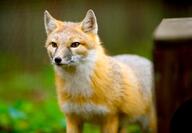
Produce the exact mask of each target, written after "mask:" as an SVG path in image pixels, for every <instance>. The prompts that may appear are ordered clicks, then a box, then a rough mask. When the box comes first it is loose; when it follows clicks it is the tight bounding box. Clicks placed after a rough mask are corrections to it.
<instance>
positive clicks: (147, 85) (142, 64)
mask: <svg viewBox="0 0 192 133" xmlns="http://www.w3.org/2000/svg"><path fill="white" fill-rule="evenodd" d="M112 58H113V59H114V60H115V61H116V62H121V63H123V64H125V65H126V66H128V67H129V68H131V69H132V70H133V72H134V73H135V75H136V77H137V79H138V81H139V82H140V84H141V86H142V90H144V92H147V93H150V92H151V89H152V88H153V64H152V62H151V61H150V60H149V59H147V58H144V57H141V56H138V55H131V54H124V55H116V56H113V57H112Z"/></svg>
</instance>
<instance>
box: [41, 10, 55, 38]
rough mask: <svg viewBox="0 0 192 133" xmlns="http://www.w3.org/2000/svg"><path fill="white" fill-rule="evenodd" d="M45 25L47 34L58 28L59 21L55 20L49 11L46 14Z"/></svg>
mask: <svg viewBox="0 0 192 133" xmlns="http://www.w3.org/2000/svg"><path fill="white" fill-rule="evenodd" d="M44 24H45V30H46V32H47V34H49V33H51V32H52V31H53V30H54V29H56V28H57V20H56V19H54V18H53V17H52V16H51V15H50V14H49V12H48V11H47V10H46V11H45V12H44Z"/></svg>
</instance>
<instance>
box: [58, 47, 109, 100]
mask: <svg viewBox="0 0 192 133" xmlns="http://www.w3.org/2000/svg"><path fill="white" fill-rule="evenodd" d="M105 58H107V56H106V55H105V53H104V52H103V51H99V52H98V51H94V50H93V51H91V53H90V55H89V56H88V57H87V59H86V61H85V62H83V63H82V64H79V65H78V66H75V67H68V68H62V67H56V68H55V70H56V73H57V75H58V76H60V77H61V78H62V79H63V80H64V82H65V85H64V89H65V91H66V93H68V94H69V95H72V96H83V97H91V96H92V94H93V86H94V83H95V80H96V79H98V78H101V79H100V80H102V78H103V77H106V76H104V75H105V69H106V66H105V65H106V62H107V61H106V59H105ZM97 67H99V68H97ZM98 71H99V72H98ZM101 73H102V74H101ZM100 74H101V75H100ZM101 76H102V77H101Z"/></svg>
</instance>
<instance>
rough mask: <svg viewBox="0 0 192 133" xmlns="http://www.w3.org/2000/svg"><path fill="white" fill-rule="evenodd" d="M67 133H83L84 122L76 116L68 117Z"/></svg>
mask: <svg viewBox="0 0 192 133" xmlns="http://www.w3.org/2000/svg"><path fill="white" fill-rule="evenodd" d="M66 121H67V133H82V125H83V123H82V121H81V120H80V119H79V118H78V117H75V116H72V115H66Z"/></svg>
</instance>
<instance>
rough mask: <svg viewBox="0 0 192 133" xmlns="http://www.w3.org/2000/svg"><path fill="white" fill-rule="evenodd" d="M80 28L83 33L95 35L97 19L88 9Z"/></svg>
mask: <svg viewBox="0 0 192 133" xmlns="http://www.w3.org/2000/svg"><path fill="white" fill-rule="evenodd" d="M81 28H82V30H83V31H84V32H92V33H94V34H97V31H98V26H97V18H96V16H95V13H94V12H93V10H91V9H89V10H88V11H87V14H86V16H85V18H84V19H83V21H82V22H81Z"/></svg>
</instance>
